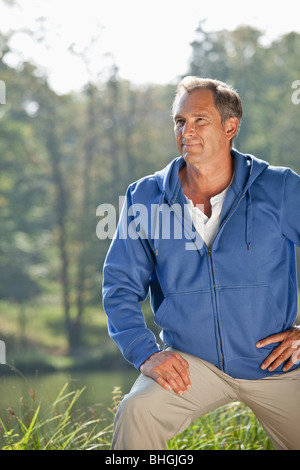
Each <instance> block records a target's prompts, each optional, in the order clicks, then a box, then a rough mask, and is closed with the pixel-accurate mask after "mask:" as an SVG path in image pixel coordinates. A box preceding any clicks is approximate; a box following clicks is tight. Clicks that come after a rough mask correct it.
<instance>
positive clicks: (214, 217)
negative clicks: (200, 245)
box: [185, 186, 229, 247]
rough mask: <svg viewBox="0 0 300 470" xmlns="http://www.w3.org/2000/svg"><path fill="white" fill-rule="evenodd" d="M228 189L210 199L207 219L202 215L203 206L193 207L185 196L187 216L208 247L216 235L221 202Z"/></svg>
mask: <svg viewBox="0 0 300 470" xmlns="http://www.w3.org/2000/svg"><path fill="white" fill-rule="evenodd" d="M228 188H229V186H228V187H227V188H226V189H224V191H222V192H221V193H220V194H217V195H216V196H213V197H211V198H210V204H211V216H210V217H207V215H205V214H204V212H203V209H204V207H203V204H197V206H194V204H193V202H192V201H191V200H190V199H189V198H188V197H187V196H185V198H186V201H187V205H188V210H189V214H190V216H191V218H192V221H193V224H194V227H195V229H196V230H197V232H198V233H199V235H200V236H201V238H202V240H203V241H204V243H205V244H206V245H207V246H208V247H211V245H212V243H213V241H214V239H215V237H216V235H217V232H218V227H219V223H220V217H221V212H222V207H223V202H224V199H225V196H226V193H227V190H228Z"/></svg>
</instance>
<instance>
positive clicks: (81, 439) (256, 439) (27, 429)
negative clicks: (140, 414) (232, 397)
mask: <svg viewBox="0 0 300 470" xmlns="http://www.w3.org/2000/svg"><path fill="white" fill-rule="evenodd" d="M69 388H70V384H69V383H66V384H65V385H64V386H63V388H62V389H61V391H60V392H59V394H58V396H57V397H56V398H55V400H54V401H53V402H52V403H51V404H50V407H49V408H48V409H46V410H42V407H41V404H40V403H37V402H36V397H35V396H34V391H32V390H31V396H32V403H31V406H28V405H25V404H23V406H22V407H21V408H20V413H18V414H17V413H16V412H15V411H14V410H13V409H11V408H10V409H9V410H8V415H9V419H8V420H7V422H4V420H3V419H2V420H1V419H0V438H1V440H2V443H1V447H0V448H1V450H101V449H102V450H107V449H109V448H110V441H111V433H112V422H113V416H114V413H115V410H116V407H117V405H118V403H119V401H120V400H121V398H122V392H121V390H120V388H119V387H115V389H114V390H113V392H112V405H111V407H109V408H108V409H107V410H106V411H108V414H107V413H106V414H107V416H106V417H96V416H95V415H94V414H95V413H93V411H91V410H80V407H78V406H76V405H77V402H78V400H79V398H80V396H81V394H82V393H84V391H85V388H82V389H80V390H71V391H69V390H68V389H69ZM168 449H170V450H242V449H243V450H271V449H273V447H272V444H271V442H270V440H269V439H268V437H267V435H266V434H265V432H264V431H263V429H262V427H261V425H260V424H259V422H258V421H257V419H256V418H255V416H254V415H253V413H252V412H251V411H250V410H249V409H248V408H247V407H246V406H245V405H243V404H240V403H239V402H234V403H232V404H230V405H228V406H224V407H222V408H220V409H218V410H216V411H215V412H213V413H210V414H208V415H207V416H204V417H203V418H200V419H198V420H196V421H195V422H194V423H193V424H191V425H190V426H189V428H188V429H187V430H186V431H184V432H183V433H182V434H180V435H179V436H176V437H174V438H173V439H170V440H169V441H168Z"/></svg>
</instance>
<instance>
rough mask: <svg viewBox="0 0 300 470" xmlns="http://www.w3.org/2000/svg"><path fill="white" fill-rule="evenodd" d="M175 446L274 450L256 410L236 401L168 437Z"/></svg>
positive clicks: (178, 447)
mask: <svg viewBox="0 0 300 470" xmlns="http://www.w3.org/2000/svg"><path fill="white" fill-rule="evenodd" d="M168 448H169V449H172V450H274V448H273V445H272V443H271V441H270V439H269V437H268V436H267V434H266V433H265V431H264V430H263V428H262V426H261V424H260V423H259V421H258V420H257V419H256V417H255V415H254V414H253V412H252V411H251V410H250V409H249V408H248V407H247V406H246V405H244V404H243V403H240V402H233V403H231V404H229V405H225V406H223V407H221V408H219V409H218V410H216V411H214V412H212V413H209V414H207V415H206V416H203V417H202V418H199V419H197V420H196V421H194V422H193V423H192V424H191V425H190V426H189V428H188V429H186V430H185V431H184V432H183V433H181V434H180V435H178V436H176V437H174V438H173V439H170V441H168Z"/></svg>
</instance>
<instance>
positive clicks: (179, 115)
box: [174, 111, 210, 121]
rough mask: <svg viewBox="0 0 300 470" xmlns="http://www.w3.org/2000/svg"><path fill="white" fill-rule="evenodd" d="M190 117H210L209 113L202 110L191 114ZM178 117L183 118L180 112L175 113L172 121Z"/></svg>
mask: <svg viewBox="0 0 300 470" xmlns="http://www.w3.org/2000/svg"><path fill="white" fill-rule="evenodd" d="M192 117H210V115H209V114H208V113H207V112H206V111H203V112H200V113H194V114H192ZM179 118H181V119H184V116H182V114H175V116H174V121H175V120H176V119H179Z"/></svg>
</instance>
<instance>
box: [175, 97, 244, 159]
mask: <svg viewBox="0 0 300 470" xmlns="http://www.w3.org/2000/svg"><path fill="white" fill-rule="evenodd" d="M232 119H235V118H230V119H228V120H227V121H226V122H225V123H224V125H223V124H222V122H221V116H220V114H219V112H218V111H217V109H216V107H215V103H214V97H213V92H212V91H211V90H207V89H198V90H194V91H192V92H190V93H188V92H186V93H184V95H182V97H181V98H180V100H179V102H178V104H177V107H176V109H175V113H174V131H175V137H176V143H177V147H178V150H179V152H180V154H181V155H182V156H183V158H184V159H185V160H186V161H187V163H191V164H196V163H201V162H205V161H212V160H213V159H215V158H217V157H220V156H221V154H224V151H226V152H228V151H229V149H230V139H231V137H233V136H232V135H230V133H228V129H229V130H230V127H232V122H231V120H232Z"/></svg>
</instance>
